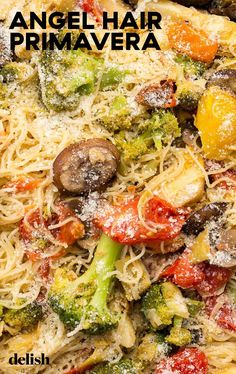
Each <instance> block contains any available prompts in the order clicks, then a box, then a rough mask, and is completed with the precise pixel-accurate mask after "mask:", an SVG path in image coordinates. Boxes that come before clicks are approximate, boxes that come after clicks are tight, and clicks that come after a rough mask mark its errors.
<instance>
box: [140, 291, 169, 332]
mask: <svg viewBox="0 0 236 374" xmlns="http://www.w3.org/2000/svg"><path fill="white" fill-rule="evenodd" d="M142 312H143V313H144V315H145V317H146V318H147V319H148V320H149V322H150V323H151V325H152V327H153V328H154V329H163V328H164V327H166V326H168V325H170V324H171V323H172V318H173V316H174V314H173V313H172V311H171V310H170V309H169V308H168V306H167V304H166V302H165V299H164V297H163V294H162V285H161V284H156V285H154V286H152V287H150V289H149V290H148V292H147V293H146V295H145V296H144V297H143V299H142Z"/></svg>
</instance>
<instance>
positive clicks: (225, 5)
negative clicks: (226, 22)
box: [209, 0, 236, 20]
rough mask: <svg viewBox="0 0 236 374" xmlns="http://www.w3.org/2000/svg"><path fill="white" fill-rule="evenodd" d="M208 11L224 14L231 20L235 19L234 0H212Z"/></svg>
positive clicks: (235, 6) (235, 5)
mask: <svg viewBox="0 0 236 374" xmlns="http://www.w3.org/2000/svg"><path fill="white" fill-rule="evenodd" d="M209 11H210V13H213V14H218V15H220V16H226V17H229V18H230V19H231V20H236V3H235V0H213V1H212V3H211V5H210V7H209Z"/></svg>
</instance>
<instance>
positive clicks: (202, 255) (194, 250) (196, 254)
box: [189, 229, 211, 264]
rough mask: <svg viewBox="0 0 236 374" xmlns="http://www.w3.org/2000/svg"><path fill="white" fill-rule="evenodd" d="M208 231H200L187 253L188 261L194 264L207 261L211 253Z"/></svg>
mask: <svg viewBox="0 0 236 374" xmlns="http://www.w3.org/2000/svg"><path fill="white" fill-rule="evenodd" d="M208 234H209V233H208V230H207V229H205V230H204V231H202V232H201V233H200V234H199V235H198V236H197V238H196V239H195V241H194V243H193V245H192V247H191V252H190V253H189V259H190V261H191V262H193V263H194V264H197V263H199V262H202V261H206V260H209V256H210V253H211V247H210V243H209V237H208Z"/></svg>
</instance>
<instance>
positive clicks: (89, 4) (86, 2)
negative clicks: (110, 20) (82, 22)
mask: <svg viewBox="0 0 236 374" xmlns="http://www.w3.org/2000/svg"><path fill="white" fill-rule="evenodd" d="M78 5H79V6H80V7H81V8H82V9H83V11H84V12H86V13H91V14H92V15H93V16H94V18H95V19H96V21H101V16H102V9H101V8H100V6H99V4H98V2H97V0H78Z"/></svg>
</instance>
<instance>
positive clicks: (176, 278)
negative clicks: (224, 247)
mask: <svg viewBox="0 0 236 374" xmlns="http://www.w3.org/2000/svg"><path fill="white" fill-rule="evenodd" d="M161 276H162V277H168V278H171V280H172V281H173V282H174V283H175V284H176V285H178V286H179V287H182V288H194V289H195V290H197V291H198V293H199V294H200V295H201V296H213V295H214V294H215V293H216V292H217V291H218V290H219V289H221V288H222V287H223V286H224V285H225V284H226V283H227V282H228V280H229V278H230V276H231V271H230V270H229V269H226V268H222V267H220V266H216V265H211V264H209V263H206V262H202V263H200V264H192V263H191V262H190V260H189V258H188V250H185V251H184V252H183V254H182V255H181V256H180V257H179V258H178V259H177V260H176V261H175V262H174V263H173V264H172V265H170V266H169V267H168V268H167V269H165V270H164V271H163V272H162V274H161Z"/></svg>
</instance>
